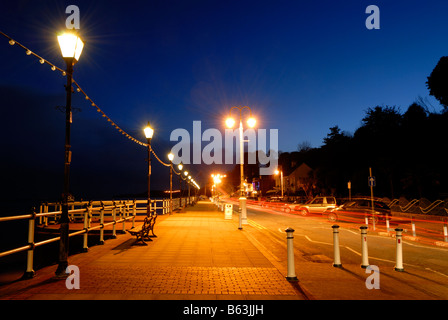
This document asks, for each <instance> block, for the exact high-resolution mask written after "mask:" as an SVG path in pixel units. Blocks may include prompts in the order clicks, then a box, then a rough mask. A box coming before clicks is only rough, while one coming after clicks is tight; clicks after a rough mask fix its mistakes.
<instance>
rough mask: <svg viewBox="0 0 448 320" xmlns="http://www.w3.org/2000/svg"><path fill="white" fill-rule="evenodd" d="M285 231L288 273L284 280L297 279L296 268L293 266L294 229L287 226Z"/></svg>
mask: <svg viewBox="0 0 448 320" xmlns="http://www.w3.org/2000/svg"><path fill="white" fill-rule="evenodd" d="M285 232H286V242H287V252H288V274H287V276H286V280H288V281H297V280H298V279H297V276H296V270H295V269H296V268H295V266H294V229H292V228H291V227H289V228H288V229H286V230H285Z"/></svg>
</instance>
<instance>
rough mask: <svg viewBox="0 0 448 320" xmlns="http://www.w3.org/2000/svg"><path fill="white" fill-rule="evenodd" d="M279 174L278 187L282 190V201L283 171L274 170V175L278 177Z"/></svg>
mask: <svg viewBox="0 0 448 320" xmlns="http://www.w3.org/2000/svg"><path fill="white" fill-rule="evenodd" d="M279 173H280V186H281V190H282V199H283V170H280V171H278V170H275V174H276V175H278V174H279Z"/></svg>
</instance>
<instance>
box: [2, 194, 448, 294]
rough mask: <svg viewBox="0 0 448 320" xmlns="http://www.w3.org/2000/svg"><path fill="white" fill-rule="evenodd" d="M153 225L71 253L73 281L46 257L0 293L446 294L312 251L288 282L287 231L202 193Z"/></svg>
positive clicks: (435, 283) (443, 281) (408, 277)
mask: <svg viewBox="0 0 448 320" xmlns="http://www.w3.org/2000/svg"><path fill="white" fill-rule="evenodd" d="M140 218H141V217H140ZM137 224H138V222H137ZM155 233H156V234H157V236H158V237H157V238H153V241H152V242H148V245H147V246H144V245H141V244H134V242H135V237H132V236H130V235H129V234H127V233H126V234H123V235H118V237H117V239H111V240H107V241H106V243H105V245H101V246H100V245H98V246H93V247H91V248H89V252H88V253H81V254H77V255H73V256H70V257H69V264H71V265H76V266H78V267H79V271H80V288H79V289H72V290H69V289H67V288H66V284H65V280H57V279H55V278H54V272H55V270H56V267H57V266H54V265H53V266H49V267H45V268H43V269H40V270H37V271H36V276H35V277H34V278H33V279H30V280H23V281H16V282H13V283H10V284H7V285H4V286H2V287H0V299H4V300H8V299H108V300H109V299H119V300H124V299H151V300H254V299H255V300H305V299H448V278H447V277H446V276H444V275H441V274H437V273H434V272H429V271H425V270H420V269H418V270H417V269H416V270H413V269H407V270H406V272H402V273H399V272H395V271H391V270H386V271H383V270H382V272H381V287H380V289H378V290H376V289H371V290H369V289H367V288H366V285H365V281H366V278H367V277H368V276H369V275H368V274H366V273H365V270H364V269H361V268H360V267H359V265H356V266H355V265H344V268H342V269H339V268H334V267H332V265H331V262H332V261H331V259H329V258H328V257H325V256H322V257H321V258H319V256H318V255H316V256H315V257H314V259H313V260H312V261H310V259H308V258H306V257H301V256H296V259H295V263H296V273H297V277H298V278H299V281H298V282H288V281H287V280H286V279H285V276H286V270H287V261H286V250H285V248H286V246H285V245H286V239H285V243H280V242H279V241H278V239H277V240H275V239H272V238H271V237H269V234H268V231H267V230H264V229H263V228H260V227H257V226H256V224H253V223H252V224H250V225H245V226H244V229H243V230H238V220H237V217H236V215H233V218H232V220H225V219H224V213H223V212H221V211H218V210H217V209H216V207H215V206H214V205H212V204H211V203H209V202H205V201H204V202H199V203H198V204H197V205H196V206H194V207H191V208H188V209H187V210H186V212H183V213H173V214H172V215H165V216H159V217H158V220H157V224H156V228H155Z"/></svg>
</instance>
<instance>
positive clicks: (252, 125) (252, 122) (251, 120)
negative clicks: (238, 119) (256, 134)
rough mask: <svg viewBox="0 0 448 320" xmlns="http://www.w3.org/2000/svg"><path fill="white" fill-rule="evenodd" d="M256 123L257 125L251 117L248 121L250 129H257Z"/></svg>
mask: <svg viewBox="0 0 448 320" xmlns="http://www.w3.org/2000/svg"><path fill="white" fill-rule="evenodd" d="M256 123H257V120H255V118H252V117H250V118H249V119H248V120H247V125H248V126H249V127H250V128H253V127H255V124H256Z"/></svg>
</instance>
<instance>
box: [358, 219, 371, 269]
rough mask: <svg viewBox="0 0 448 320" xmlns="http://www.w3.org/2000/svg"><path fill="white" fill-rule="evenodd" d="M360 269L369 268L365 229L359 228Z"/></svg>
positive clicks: (363, 227)
mask: <svg viewBox="0 0 448 320" xmlns="http://www.w3.org/2000/svg"><path fill="white" fill-rule="evenodd" d="M359 229H361V257H362V259H361V260H362V262H361V268H367V267H368V266H369V254H368V252H367V227H366V226H361V227H359Z"/></svg>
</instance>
